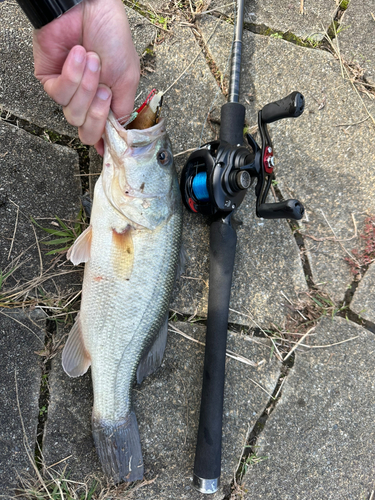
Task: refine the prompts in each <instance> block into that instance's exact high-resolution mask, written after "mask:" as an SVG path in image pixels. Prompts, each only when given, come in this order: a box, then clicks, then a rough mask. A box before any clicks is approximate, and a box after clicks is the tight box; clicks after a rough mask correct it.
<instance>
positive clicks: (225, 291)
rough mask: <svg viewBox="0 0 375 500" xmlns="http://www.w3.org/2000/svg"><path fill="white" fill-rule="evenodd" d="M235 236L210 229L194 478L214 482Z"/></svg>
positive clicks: (223, 228)
mask: <svg viewBox="0 0 375 500" xmlns="http://www.w3.org/2000/svg"><path fill="white" fill-rule="evenodd" d="M236 242H237V235H236V232H235V230H234V229H233V227H232V226H230V225H228V224H225V223H223V222H222V221H221V220H220V221H216V222H214V223H212V224H211V227H210V286H209V295H208V317H207V335H206V350H205V358H204V370H203V387H202V401H201V410H200V418H199V428H198V439H197V450H196V455H195V464H194V474H195V475H196V476H198V477H199V478H204V479H216V478H219V477H220V469H221V435H222V416H223V400H224V373H225V352H226V343H227V328H228V314H229V299H230V290H231V284H232V273H233V265H234V257H235V253H236Z"/></svg>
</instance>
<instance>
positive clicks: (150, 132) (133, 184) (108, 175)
mask: <svg viewBox="0 0 375 500" xmlns="http://www.w3.org/2000/svg"><path fill="white" fill-rule="evenodd" d="M102 182H103V189H104V192H105V195H106V197H107V198H108V200H109V202H110V203H111V205H112V206H113V207H114V208H115V209H116V210H117V211H118V212H120V214H122V215H123V216H124V217H126V218H127V219H129V220H130V221H132V222H134V223H135V224H136V225H139V226H143V227H146V228H148V229H155V228H156V227H158V226H159V225H160V224H161V223H162V222H163V221H165V220H167V219H168V218H169V216H170V215H171V214H172V212H173V210H174V205H175V203H176V202H177V201H178V200H177V199H178V196H179V194H178V193H179V190H178V182H177V174H176V170H175V167H174V162H173V153H172V148H171V143H170V140H169V138H168V135H167V132H166V128H165V121H164V119H162V120H160V121H159V123H157V124H156V125H154V126H153V127H150V128H147V129H144V130H137V129H132V130H126V129H124V128H123V127H122V126H121V125H120V124H119V122H118V121H117V120H116V118H115V117H114V115H113V113H112V112H110V115H109V117H108V120H107V124H106V129H105V134H104V157H103V171H102Z"/></svg>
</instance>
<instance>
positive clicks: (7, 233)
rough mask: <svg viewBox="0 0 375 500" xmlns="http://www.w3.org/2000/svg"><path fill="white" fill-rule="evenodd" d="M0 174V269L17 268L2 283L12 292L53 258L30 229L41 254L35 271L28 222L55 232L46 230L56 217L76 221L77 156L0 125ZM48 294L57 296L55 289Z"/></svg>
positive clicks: (40, 235)
mask: <svg viewBox="0 0 375 500" xmlns="http://www.w3.org/2000/svg"><path fill="white" fill-rule="evenodd" d="M0 169H1V186H0V233H1V238H0V269H2V270H3V272H4V271H6V270H8V271H9V270H10V269H12V268H14V267H15V266H17V265H18V264H20V267H19V268H18V269H17V270H16V271H15V272H14V273H13V274H12V276H11V277H9V278H8V280H7V282H6V287H7V288H11V287H13V286H15V285H16V284H17V281H21V283H25V282H26V281H29V280H31V279H33V278H36V277H38V276H39V275H40V274H41V271H43V273H44V272H45V271H46V270H47V269H48V267H49V266H50V265H51V261H52V259H53V258H54V256H46V255H45V254H46V253H47V251H48V250H50V248H48V247H47V246H45V245H43V244H42V243H41V241H42V240H43V239H46V235H47V233H45V232H44V231H42V230H40V229H38V228H35V226H34V228H35V229H36V234H37V236H38V240H39V241H40V244H39V247H40V249H41V254H42V261H43V268H41V267H40V257H39V250H38V247H37V245H36V239H35V238H36V236H35V234H34V230H33V227H32V226H33V224H32V222H31V217H33V218H34V219H36V220H37V222H38V223H39V224H40V225H41V226H43V227H48V228H50V229H56V227H55V226H53V225H51V221H52V220H53V219H54V217H55V216H56V215H57V216H58V217H60V218H61V219H63V220H65V221H67V220H68V221H69V220H75V218H76V216H77V214H78V211H79V207H80V199H79V197H80V194H81V186H80V182H79V177H75V174H77V173H79V168H78V155H77V153H76V152H75V151H73V150H71V149H69V148H67V147H63V146H58V145H54V144H50V143H48V142H46V141H45V140H43V139H41V138H39V137H35V136H33V135H31V134H29V133H27V132H25V131H24V130H22V129H19V128H17V127H15V126H13V125H10V124H8V123H6V122H4V121H0ZM17 212H18V215H17ZM47 239H49V238H48V237H47ZM10 250H11V252H10ZM9 252H10V253H9ZM60 269H61V270H62V268H60ZM70 270H71V266H70ZM74 279H75V280H77V277H75V278H74ZM19 284H20V283H18V285H19ZM57 284H58V285H59V284H61V281H60V282H59V281H58V282H57ZM39 285H40V286H41V285H42V282H40V283H39ZM43 286H44V285H43ZM53 289H54V291H55V292H56V288H55V285H53Z"/></svg>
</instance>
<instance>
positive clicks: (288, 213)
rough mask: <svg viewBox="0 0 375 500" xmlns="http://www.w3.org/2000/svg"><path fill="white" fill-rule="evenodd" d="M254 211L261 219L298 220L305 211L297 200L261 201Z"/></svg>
mask: <svg viewBox="0 0 375 500" xmlns="http://www.w3.org/2000/svg"><path fill="white" fill-rule="evenodd" d="M256 212H257V216H258V217H262V218H263V219H294V220H300V219H302V217H303V214H304V213H305V209H304V207H303V205H302V203H301V202H300V201H298V200H285V201H280V202H278V203H262V204H261V205H259V207H257V211H256Z"/></svg>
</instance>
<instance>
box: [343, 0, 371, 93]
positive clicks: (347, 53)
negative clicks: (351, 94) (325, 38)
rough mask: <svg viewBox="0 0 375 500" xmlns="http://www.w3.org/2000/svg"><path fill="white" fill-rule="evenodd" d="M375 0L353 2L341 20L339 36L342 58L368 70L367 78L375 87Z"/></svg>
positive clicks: (354, 0) (355, 0)
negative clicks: (374, 16)
mask: <svg viewBox="0 0 375 500" xmlns="http://www.w3.org/2000/svg"><path fill="white" fill-rule="evenodd" d="M374 14H375V1H374V0H353V1H351V2H350V4H349V7H348V9H347V10H346V11H345V13H344V15H343V18H342V20H341V26H340V28H341V30H340V33H339V36H338V40H339V47H340V52H341V55H342V57H343V58H344V59H345V60H346V61H347V62H356V63H358V64H359V66H360V67H361V68H364V69H365V70H366V73H365V78H366V79H367V80H368V81H369V83H371V84H372V85H375V47H374V25H375V20H374V18H373V15H374Z"/></svg>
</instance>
